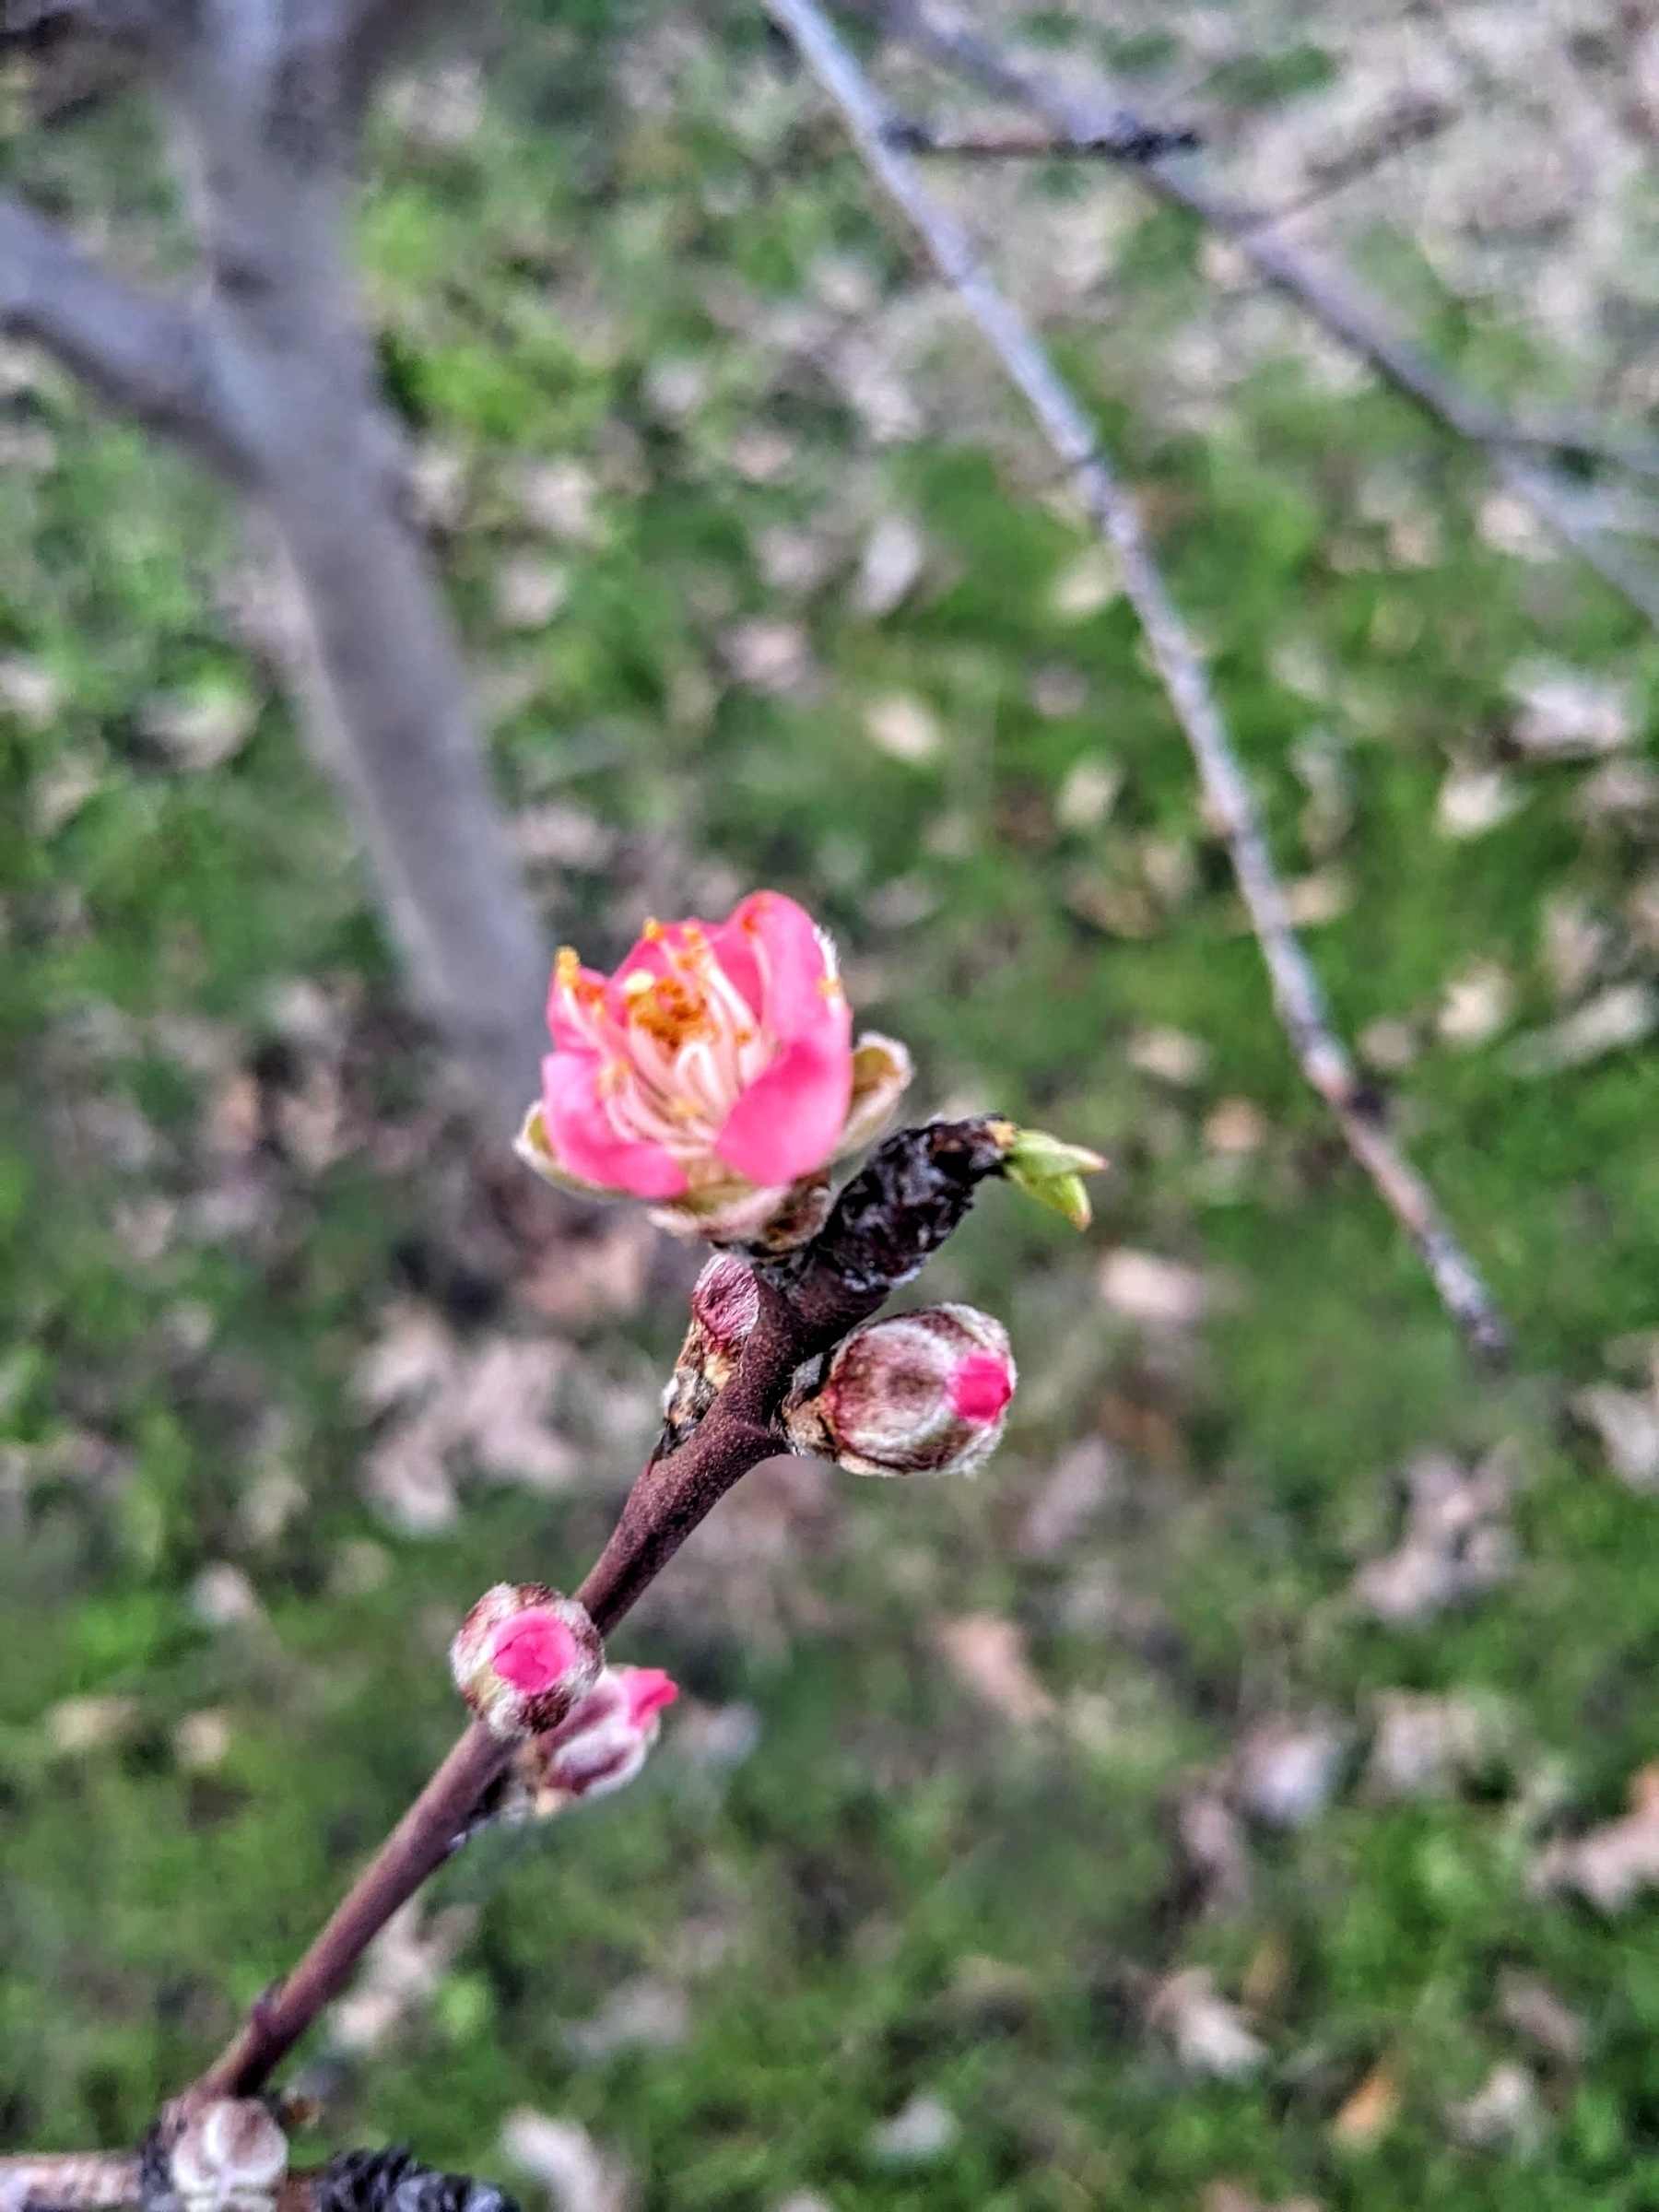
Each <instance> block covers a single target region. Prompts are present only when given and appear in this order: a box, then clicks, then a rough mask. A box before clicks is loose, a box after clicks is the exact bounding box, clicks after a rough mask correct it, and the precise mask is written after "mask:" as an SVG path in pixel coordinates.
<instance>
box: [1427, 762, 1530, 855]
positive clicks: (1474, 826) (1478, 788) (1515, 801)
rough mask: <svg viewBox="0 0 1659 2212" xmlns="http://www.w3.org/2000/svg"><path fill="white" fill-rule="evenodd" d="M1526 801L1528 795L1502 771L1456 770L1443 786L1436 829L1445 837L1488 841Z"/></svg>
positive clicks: (1436, 806) (1435, 822) (1437, 801)
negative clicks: (1479, 838)
mask: <svg viewBox="0 0 1659 2212" xmlns="http://www.w3.org/2000/svg"><path fill="white" fill-rule="evenodd" d="M1526 801H1527V794H1526V793H1525V792H1524V790H1523V789H1522V787H1521V786H1520V784H1519V783H1517V782H1515V780H1514V778H1513V777H1512V776H1506V775H1505V774H1504V772H1503V771H1502V770H1501V769H1500V768H1454V769H1453V771H1452V772H1451V774H1450V775H1449V776H1448V777H1447V778H1446V780H1445V782H1443V783H1442V784H1441V788H1440V797H1439V798H1438V799H1437V800H1436V802H1435V807H1434V826H1435V828H1436V830H1439V832H1440V834H1441V836H1442V837H1448V838H1453V839H1458V840H1463V839H1466V838H1472V837H1485V836H1486V834H1487V833H1488V830H1496V829H1498V828H1499V827H1500V824H1502V823H1504V822H1507V821H1508V820H1509V818H1510V817H1511V815H1512V814H1517V813H1519V811H1520V809H1521V808H1522V807H1523V806H1525V804H1526Z"/></svg>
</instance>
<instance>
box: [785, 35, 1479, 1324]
mask: <svg viewBox="0 0 1659 2212" xmlns="http://www.w3.org/2000/svg"><path fill="white" fill-rule="evenodd" d="M768 6H769V7H770V8H771V13H772V15H773V17H774V18H775V19H776V20H777V21H778V23H779V24H780V25H781V26H782V28H783V29H785V30H786V31H787V32H788V33H789V35H790V37H791V38H792V39H793V40H794V42H795V44H796V46H797V47H798V48H799V50H800V52H801V53H802V55H803V57H804V58H805V60H806V64H807V65H808V67H809V68H810V69H811V70H812V72H813V74H814V75H815V76H817V78H818V82H819V83H820V85H822V87H823V88H824V89H825V91H826V92H827V93H828V94H829V95H830V99H831V100H833V101H834V102H835V104H836V106H837V107H838V108H839V110H840V111H841V118H842V121H843V122H844V123H845V124H846V126H847V129H848V131H849V133H850V135H852V137H853V142H854V144H855V145H856V146H857V147H858V150H859V152H860V153H861V154H862V156H863V157H864V159H865V162H866V164H867V165H868V167H869V168H870V170H871V171H872V172H873V174H874V175H875V176H876V178H877V181H878V182H880V184H881V185H882V186H883V188H884V189H885V190H886V191H887V193H888V195H889V197H890V198H891V199H892V200H893V201H894V203H895V204H896V205H897V206H898V207H899V208H900V210H901V212H902V213H903V214H904V216H905V217H906V218H908V220H909V221H910V222H911V224H912V226H913V227H914V229H916V231H917V232H918V233H919V235H920V236H921V238H922V241H923V242H924V245H925V246H926V248H927V251H928V253H929V256H930V257H931V259H932V261H933V263H934V265H935V268H936V269H937V270H938V272H939V274H940V276H941V277H944V279H945V280H946V282H947V284H948V285H949V286H950V287H951V288H952V289H953V290H954V291H955V292H956V294H957V296H958V298H959V300H961V302H962V304H963V305H964V306H965V307H966V308H967V310H968V312H969V313H970V314H971V316H972V318H973V320H974V322H975V323H976V324H978V326H979V329H980V332H981V335H982V336H983V337H984V338H985V340H986V341H987V343H988V344H989V345H990V347H991V348H992V350H993V351H994V354H995V355H996V358H997V359H998V360H999V361H1000V362H1001V363H1002V366H1003V368H1004V370H1005V371H1006V373H1007V375H1008V377H1009V378H1010V380H1011V381H1012V382H1013V383H1014V384H1015V385H1016V386H1017V388H1018V390H1019V391H1020V393H1022V394H1023V395H1024V397H1025V398H1026V400H1027V402H1028V403H1029V404H1030V408H1031V411H1032V413H1033V414H1034V415H1035V416H1036V418H1037V420H1038V423H1039V425H1040V426H1041V429H1042V432H1043V434H1044V436H1045V437H1046V438H1047V439H1048V441H1049V443H1050V444H1051V445H1052V446H1053V450H1054V452H1055V453H1056V454H1057V455H1058V456H1059V458H1060V460H1061V461H1062V462H1063V463H1064V464H1065V466H1066V468H1067V469H1068V471H1069V472H1070V474H1071V477H1072V481H1073V482H1074V484H1075V485H1076V487H1077V491H1078V493H1079V494H1080V495H1081V498H1082V500H1083V502H1084V505H1085V506H1086V507H1087V509H1088V513H1089V516H1090V518H1091V519H1092V521H1093V522H1094V524H1095V525H1096V527H1097V528H1098V529H1099V530H1100V534H1101V535H1103V536H1104V537H1105V538H1106V539H1107V540H1108V542H1109V543H1110V544H1111V545H1112V548H1113V550H1114V551H1115V553H1116V555H1117V558H1118V561H1119V564H1120V568H1121V571H1122V574H1123V580H1124V593H1125V594H1126V596H1127V597H1128V599H1129V601H1130V603H1131V605H1132V606H1134V608H1135V613H1136V614H1137V615H1138V617H1139V618H1140V622H1141V627H1142V629H1144V630H1145V632H1146V636H1147V644H1148V645H1149V647H1150V648H1151V653H1152V658H1153V662H1154V664H1155V665H1156V667H1157V669H1158V674H1159V678H1160V679H1161V681H1162V684H1163V687H1164V689H1165V691H1166V693H1167V694H1168V696H1169V700H1170V703H1171V707H1172V708H1173V709H1174V711H1175V716H1176V719H1177V721H1178V722H1179V723H1180V724H1181V726H1182V730H1183V731H1184V733H1185V735H1186V738H1187V742H1188V745H1189V746H1190V747H1191V748H1192V753H1193V758H1194V761H1195V763H1196V765H1197V769H1198V776H1199V781H1200V782H1201V784H1202V785H1203V789H1204V795H1205V799H1206V804H1207V806H1208V808H1209V811H1210V813H1211V815H1212V816H1213V817H1214V818H1215V819H1216V820H1217V822H1218V824H1219V825H1220V827H1221V830H1222V834H1223V836H1224V837H1225V839H1226V841H1227V847H1228V852H1229V853H1230V857H1231V860H1232V865H1233V872H1234V875H1235V876H1236V877H1237V879H1238V885H1239V889H1240V891H1241V894H1242V896H1243V900H1244V904H1245V906H1246V908H1247V910H1248V912H1249V914H1250V919H1251V922H1252V924H1253V928H1254V931H1255V935H1256V938H1257V941H1258V943H1259V944H1260V946H1261V947H1262V955H1263V958H1264V959H1265V962H1266V965H1267V972H1268V976H1269V979H1270V981H1271V982H1272V986H1273V996H1274V1003H1275V1005H1276V1006H1277V1009H1278V1015H1279V1019H1280V1021H1281V1022H1282V1023H1283V1024H1284V1027H1285V1030H1286V1031H1287V1033H1288V1037H1289V1039H1290V1043H1291V1047H1292V1049H1293V1050H1294V1052H1295V1053H1296V1056H1297V1059H1298V1060H1299V1062H1300V1065H1301V1068H1302V1071H1303V1073H1304V1074H1305V1075H1306V1077H1307V1078H1308V1080H1309V1082H1310V1083H1311V1084H1312V1086H1313V1088H1314V1089H1315V1090H1317V1091H1318V1092H1319V1093H1320V1095H1321V1096H1322V1097H1323V1098H1324V1100H1326V1101H1327V1102H1328V1103H1329V1105H1330V1107H1331V1110H1332V1112H1334V1113H1335V1116H1336V1120H1337V1123H1338V1124H1339V1125H1340V1127H1341V1130H1342V1133H1343V1135H1344V1136H1345V1137H1346V1138H1347V1143H1348V1146H1349V1148H1350V1149H1351V1150H1352V1152H1353V1154H1354V1157H1355V1158H1356V1159H1358V1160H1359V1163H1360V1165H1361V1166H1362V1167H1363V1168H1364V1169H1365V1171H1366V1172H1367V1173H1368V1174H1369V1175H1370V1176H1371V1180H1372V1182H1374V1183H1375V1185H1376V1187H1377V1189H1378V1191H1379V1193H1380V1194H1381V1195H1382V1199H1383V1201H1384V1203H1385V1204H1386V1205H1387V1206H1389V1208H1390V1209H1391V1211H1392V1212H1393V1213H1394V1217H1395V1218H1396V1219H1397V1220H1398V1221H1399V1222H1400V1224H1401V1226H1402V1227H1403V1228H1404V1229H1405V1230H1406V1233H1407V1235H1408V1236H1409V1237H1410V1238H1411V1241H1412V1242H1413V1243H1414V1244H1415V1245H1416V1247H1417V1249H1418V1254H1419V1256H1420V1257H1421V1259H1422V1261H1423V1264H1424V1265H1425V1266H1426V1267H1427V1268H1428V1270H1429V1273H1430V1277H1431V1278H1432V1280H1433V1283H1434V1286H1435V1288H1436V1289H1437V1290H1438V1291H1439V1293H1440V1296H1441V1302H1442V1303H1443V1304H1444V1305H1445V1307H1446V1310H1447V1311H1448V1312H1450V1313H1451V1314H1452V1316H1453V1319H1454V1320H1455V1321H1456V1322H1457V1323H1458V1324H1459V1326H1460V1327H1461V1328H1462V1329H1463V1330H1464V1331H1465V1334H1466V1335H1467V1336H1468V1337H1469V1338H1470V1339H1471V1341H1472V1342H1473V1343H1474V1344H1476V1345H1477V1347H1479V1348H1480V1349H1481V1350H1482V1351H1484V1352H1486V1353H1488V1354H1490V1355H1494V1356H1496V1355H1499V1354H1501V1353H1502V1352H1503V1351H1504V1350H1505V1349H1506V1348H1507V1346H1508V1341H1509V1339H1508V1332H1507V1330H1506V1329H1505V1327H1504V1324H1503V1322H1502V1319H1501V1318H1500V1314H1499V1312H1498V1311H1497V1308H1496V1307H1495V1305H1494V1304H1493V1302H1492V1299H1491V1296H1490V1294H1489V1293H1488V1290H1487V1288H1486V1286H1485V1285H1484V1283H1483V1282H1482V1281H1481V1279H1480V1277H1479V1275H1478V1273H1477V1270H1476V1268H1475V1266H1474V1265H1473V1263H1472V1262H1471V1261H1470V1260H1469V1259H1468V1258H1467V1257H1466V1255H1465V1253H1464V1252H1463V1251H1462V1249H1461V1247H1460V1246H1459V1244H1458V1242H1457V1240H1456V1238H1455V1237H1454V1236H1453V1233H1452V1230H1451V1229H1450V1227H1449V1226H1448V1224H1447V1222H1446V1220H1445V1218H1444V1217H1443V1216H1442V1214H1441V1210H1440V1207H1439V1206H1438V1204H1437V1203H1436V1201H1435V1198H1434V1194H1433V1193H1432V1192H1431V1191H1430V1188H1429V1186H1428V1184H1427V1183H1426V1182H1424V1181H1423V1179H1422V1177H1421V1176H1420V1175H1418V1172H1417V1171H1416V1170H1415V1169H1414V1168H1413V1167H1412V1166H1411V1165H1410V1163H1409V1162H1408V1161H1407V1160H1406V1159H1405V1157H1404V1156H1403V1155H1402V1154H1401V1152H1400V1151H1399V1149H1398V1147H1396V1146H1395V1145H1394V1142H1393V1140H1392V1138H1390V1136H1389V1135H1387V1133H1386V1131H1385V1130H1384V1129H1383V1127H1382V1124H1381V1122H1380V1120H1379V1119H1378V1116H1377V1113H1376V1112H1375V1109H1374V1107H1373V1106H1372V1105H1371V1102H1370V1100H1369V1098H1368V1096H1367V1094H1366V1092H1365V1091H1364V1090H1363V1089H1362V1088H1361V1086H1360V1084H1359V1080H1358V1078H1357V1077H1356V1075H1355V1072H1354V1067H1353V1064H1352V1062H1351V1061H1350V1060H1349V1058H1348V1055H1347V1052H1346V1050H1345V1049H1344V1047H1343V1045H1342V1044H1341V1042H1340V1041H1338V1039H1337V1037H1336V1034H1335V1030H1334V1028H1333V1026H1332V1022H1331V1017H1330V1013H1329V1009H1328V1008H1327V1006H1326V1005H1325V999H1324V991H1323V989H1322V988H1321V985H1320V982H1319V978H1318V976H1317V975H1316V974H1315V973H1314V971H1313V967H1312V962H1311V961H1310V960H1309V959H1308V956H1307V954H1306V953H1305V952H1304V950H1303V949H1302V946H1301V942H1300V938H1299V937H1298V936H1297V934H1296V929H1295V926H1294V924H1293V923H1292V921H1291V918H1290V911H1289V907H1288V902H1287V900H1286V897H1285V892H1284V888H1283V887H1282V885H1281V884H1280V882H1279V880H1278V877H1277V874H1276V873H1275V870H1274V865H1273V856H1272V853H1270V851H1269V849H1268V845H1267V840H1266V836H1265V832H1264V830H1263V828H1262V824H1261V821H1260V818H1259V817H1258V815H1257V812H1256V807H1255V802H1254V800H1253V798H1252V796H1251V794H1250V787H1249V785H1248V783H1247V782H1245V779H1244V774H1243V771H1242V770H1241V768H1240V766H1239V763H1238V760H1237V759H1236V757H1235V755H1234V753H1233V749H1232V744H1231V740H1230V737H1229V735H1228V732H1227V725H1226V724H1225V723H1224V722H1223V720H1222V717H1221V712H1220V709H1219V707H1218V704H1217V702H1216V698H1215V694H1214V692H1213V691H1212V690H1211V688H1210V683H1209V678H1208V676H1207V674H1206V669H1205V665H1204V663H1203V660H1202V658H1201V657H1200V655H1199V653H1198V649H1197V647H1196V645H1195V644H1194V641H1193V639H1192V636H1191V634H1190V633H1189V631H1188V629H1187V627H1186V624H1185V623H1184V622H1183V621H1182V618H1181V615H1180V613H1179V612H1178V610H1177V608H1176V606H1175V604H1174V602H1173V601H1172V600H1171V597H1170V594H1169V591H1168V588H1167V587H1166V585H1165V583H1164V580H1163V576H1162V573H1161V571H1159V566H1158V563H1157V561H1156V560H1155V559H1154V558H1153V555H1152V550H1151V547H1150V546H1149V544H1148V543H1147V534H1146V531H1145V529H1144V527H1143V525H1142V523H1141V519H1140V512H1139V510H1138V508H1137V507H1136V505H1135V501H1134V500H1133V499H1132V498H1131V497H1130V496H1129V494H1128V493H1127V492H1126V491H1125V490H1124V488H1123V486H1122V485H1121V484H1120V483H1119V482H1118V480H1117V478H1116V477H1115V476H1114V474H1113V473H1112V469H1111V467H1110V465H1108V463H1107V461H1106V459H1105V458H1104V456H1103V454H1102V453H1101V450H1100V439H1099V435H1098V432H1097V430H1096V428H1095V425H1094V424H1093V423H1092V422H1091V421H1090V419H1089V418H1088V416H1087V415H1086V414H1085V412H1084V410H1083V408H1082V406H1080V405H1079V403H1078V402H1077V399H1076V398H1075V397H1074V395H1073V394H1072V392H1071V390H1070V388H1069V387H1068V386H1067V385H1066V384H1065V382H1064V381H1063V380H1062V378H1061V376H1060V374H1059V372H1058V371H1057V370H1056V369H1055V368H1054V365H1053V361H1052V360H1051V359H1049V356H1048V354H1047V352H1046V351H1045V350H1044V348H1043V347H1042V344H1041V340H1040V339H1039V338H1038V336H1037V335H1036V333H1035V332H1034V331H1033V330H1032V329H1031V327H1030V324H1028V323H1027V322H1026V320H1025V318H1024V316H1023V315H1022V314H1021V313H1020V312H1019V311H1018V309H1017V308H1016V307H1015V306H1014V305H1013V304H1012V303H1011V302H1010V301H1009V300H1007V299H1006V296H1005V295H1004V294H1003V293H1002V292H1001V291H1000V290H999V289H998V288H997V287H996V286H995V284H994V283H993V281H992V279H991V277H989V275H988V274H987V273H986V271H985V269H984V266H983V265H982V263H981V261H980V259H979V256H978V255H977V254H976V253H975V252H974V250H973V248H972V246H971V244H970V242H969V241H968V238H967V236H966V234H965V233H964V232H963V231H962V230H961V229H960V228H959V226H958V224H957V223H956V222H955V221H954V219H953V218H951V217H950V216H949V215H947V213H946V211H945V210H944V209H943V208H942V207H941V206H939V205H938V203H937V202H936V201H935V199H934V198H933V197H932V195H931V194H930V193H929V191H928V189H927V187H926V185H925V183H924V182H923V179H922V177H921V174H920V172H919V171H918V170H917V168H916V165H915V163H914V161H913V160H912V159H911V157H910V156H909V155H908V154H905V153H904V152H902V151H901V150H900V148H899V147H897V146H896V145H895V144H894V143H893V141H892V137H891V135H890V132H889V130H888V116H887V112H886V110H885V108H884V106H883V104H882V102H881V100H880V99H879V98H878V96H877V93H876V92H875V90H874V89H873V88H872V87H871V85H870V83H869V80H868V79H867V78H866V77H865V74H864V72H863V70H862V69H861V68H860V67H859V65H858V64H857V62H856V61H855V60H854V58H853V54H852V53H851V52H850V51H849V49H848V48H847V47H846V45H845V44H844V43H843V42H842V41H841V38H840V37H839V36H838V35H837V33H836V31H835V30H834V29H833V28H832V27H831V25H830V22H829V21H828V19H827V18H826V17H825V16H824V14H823V12H822V10H821V9H820V8H819V7H818V6H817V4H816V0H768Z"/></svg>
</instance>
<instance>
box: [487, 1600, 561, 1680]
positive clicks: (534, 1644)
mask: <svg viewBox="0 0 1659 2212" xmlns="http://www.w3.org/2000/svg"><path fill="white" fill-rule="evenodd" d="M489 1658H490V1664H491V1665H492V1666H493V1667H494V1668H495V1670H496V1672H497V1674H498V1675H500V1677H501V1678H502V1680H503V1681H506V1682H511V1683H512V1687H513V1688H514V1689H522V1690H523V1691H524V1695H525V1696H526V1697H537V1696H539V1695H540V1694H541V1692H542V1691H543V1690H546V1689H551V1688H552V1687H553V1685H554V1684H555V1683H556V1682H558V1681H559V1680H561V1679H562V1677H564V1676H566V1675H567V1674H569V1672H570V1671H571V1667H572V1666H573V1665H575V1663H576V1659H577V1647H576V1639H575V1637H574V1636H572V1635H571V1631H570V1630H569V1629H568V1628H566V1626H565V1624H564V1622H563V1621H562V1620H559V1619H557V1618H555V1617H554V1616H553V1615H552V1614H550V1613H520V1614H518V1615H516V1616H515V1617H514V1618H512V1620H510V1621H509V1622H508V1623H507V1625H506V1627H505V1628H504V1629H503V1630H501V1633H500V1636H498V1637H497V1639H496V1641H495V1643H494V1645H493V1646H492V1648H491V1650H490V1654H489Z"/></svg>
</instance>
